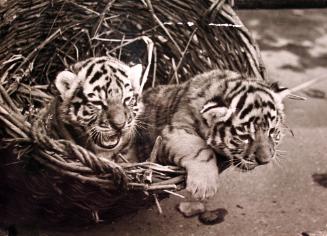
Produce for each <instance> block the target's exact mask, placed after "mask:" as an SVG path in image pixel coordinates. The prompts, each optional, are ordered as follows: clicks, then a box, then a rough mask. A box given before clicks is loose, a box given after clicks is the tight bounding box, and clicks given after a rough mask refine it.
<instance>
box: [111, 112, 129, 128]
mask: <svg viewBox="0 0 327 236" xmlns="http://www.w3.org/2000/svg"><path fill="white" fill-rule="evenodd" d="M109 122H110V125H111V126H112V127H113V128H114V129H116V130H121V129H123V128H124V127H125V124H126V114H125V112H124V111H112V113H111V114H110V118H109Z"/></svg>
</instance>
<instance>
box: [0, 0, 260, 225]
mask: <svg viewBox="0 0 327 236" xmlns="http://www.w3.org/2000/svg"><path fill="white" fill-rule="evenodd" d="M0 22H1V23H0V38H1V42H0V102H1V106H0V122H1V123H0V124H1V126H2V127H4V129H2V131H0V136H1V140H2V141H1V143H0V144H1V145H2V146H3V147H5V149H4V150H3V151H2V153H1V158H0V178H1V180H0V189H1V191H0V192H1V194H0V204H2V206H1V207H2V209H4V211H3V212H2V214H1V218H0V221H1V222H4V223H10V222H11V221H13V220H12V219H14V221H16V222H20V221H21V222H26V221H28V222H33V221H38V222H39V221H40V219H46V220H45V222H44V223H50V224H53V223H62V222H67V219H69V220H70V222H77V223H84V222H90V221H99V220H101V218H104V219H112V218H114V217H116V216H118V215H122V214H126V213H127V212H130V211H133V210H135V209H138V208H143V207H147V206H150V205H151V204H153V202H154V201H157V200H158V199H160V198H161V197H165V194H166V193H167V190H179V189H182V188H183V187H184V182H185V181H184V180H185V171H184V170H183V169H180V168H178V167H176V166H162V165H159V164H157V163H153V162H144V163H114V162H111V161H108V160H102V159H100V158H97V157H96V156H95V155H94V154H93V153H92V152H90V151H88V150H86V149H84V148H83V147H81V146H79V145H77V144H74V143H71V142H70V141H67V140H54V139H52V138H50V137H49V136H48V134H47V133H46V132H45V128H44V124H43V123H42V122H43V120H44V119H43V118H44V117H45V116H46V115H47V110H46V109H42V108H43V107H45V106H46V104H47V103H49V101H51V99H52V98H53V96H54V95H55V92H54V91H53V89H52V88H51V86H49V85H51V83H52V82H53V79H54V78H55V76H56V74H57V73H58V72H59V71H61V70H63V69H64V68H66V67H67V66H68V65H69V64H72V63H75V62H76V61H79V60H83V59H86V58H88V57H92V56H103V55H111V56H114V57H117V58H120V59H121V60H123V61H125V62H126V63H129V62H133V63H140V62H141V63H143V64H144V65H147V64H148V65H150V71H149V75H148V82H147V84H146V87H150V86H157V85H158V84H171V83H180V82H183V81H186V80H187V79H189V78H191V77H193V76H194V75H196V74H199V73H201V72H205V71H208V70H210V69H213V68H220V69H230V70H234V71H238V72H239V73H241V74H244V75H247V76H256V77H259V78H262V79H265V70H264V66H263V64H262V61H261V58H260V53H259V51H258V48H257V46H256V44H255V42H254V40H253V39H252V38H251V35H250V33H249V32H248V30H247V29H246V27H244V26H243V25H242V22H241V21H240V19H239V18H238V17H237V15H236V14H235V12H234V11H233V10H232V8H231V6H230V5H229V4H228V3H225V1H223V0H218V1H214V2H210V1H206V0H203V1H197V0H169V1H161V0H109V1H108V0H92V1H91V0H20V1H16V0H9V1H8V2H7V4H6V7H4V8H3V9H0ZM145 39H150V41H151V42H152V44H153V50H151V51H150V52H149V50H148V45H147V43H146V42H148V41H149V40H145ZM149 54H151V57H152V60H151V61H149ZM153 155H155V150H154V152H153ZM152 159H153V158H152ZM165 191H166V193H165ZM168 192H169V191H168ZM19 206H20V207H19Z"/></svg>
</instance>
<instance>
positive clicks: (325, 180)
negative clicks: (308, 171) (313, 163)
mask: <svg viewBox="0 0 327 236" xmlns="http://www.w3.org/2000/svg"><path fill="white" fill-rule="evenodd" d="M312 178H313V181H314V182H316V183H317V184H319V185H320V186H322V187H325V188H327V173H324V174H313V175H312Z"/></svg>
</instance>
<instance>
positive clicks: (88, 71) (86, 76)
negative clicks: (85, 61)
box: [85, 63, 94, 78]
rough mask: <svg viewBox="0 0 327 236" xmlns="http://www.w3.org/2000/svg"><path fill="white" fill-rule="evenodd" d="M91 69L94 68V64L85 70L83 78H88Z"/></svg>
mask: <svg viewBox="0 0 327 236" xmlns="http://www.w3.org/2000/svg"><path fill="white" fill-rule="evenodd" d="M93 68H94V63H93V64H91V65H90V67H89V68H88V69H87V71H86V75H85V78H88V77H89V76H90V75H91V73H92V71H93Z"/></svg>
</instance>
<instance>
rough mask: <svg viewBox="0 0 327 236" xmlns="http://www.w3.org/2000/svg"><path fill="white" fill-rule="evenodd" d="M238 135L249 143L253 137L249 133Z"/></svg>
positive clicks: (244, 141)
mask: <svg viewBox="0 0 327 236" xmlns="http://www.w3.org/2000/svg"><path fill="white" fill-rule="evenodd" d="M238 137H239V138H240V140H242V142H243V143H249V142H250V139H251V136H250V135H248V134H243V135H239V136H238Z"/></svg>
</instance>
